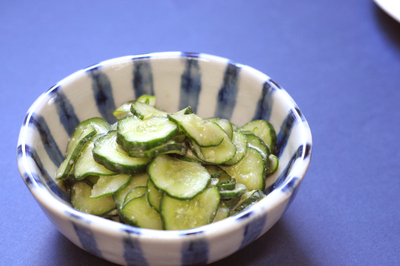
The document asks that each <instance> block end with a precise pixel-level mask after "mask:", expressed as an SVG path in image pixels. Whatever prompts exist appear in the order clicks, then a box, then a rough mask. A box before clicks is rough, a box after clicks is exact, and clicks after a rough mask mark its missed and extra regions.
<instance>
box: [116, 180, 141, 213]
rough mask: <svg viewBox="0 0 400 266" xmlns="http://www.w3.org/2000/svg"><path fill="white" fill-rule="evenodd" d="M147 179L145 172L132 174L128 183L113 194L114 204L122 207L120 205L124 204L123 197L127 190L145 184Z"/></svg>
mask: <svg viewBox="0 0 400 266" xmlns="http://www.w3.org/2000/svg"><path fill="white" fill-rule="evenodd" d="M147 180H148V175H147V173H143V174H137V175H133V176H132V179H131V181H130V182H129V184H127V185H126V186H125V187H123V188H122V189H120V190H118V191H117V192H116V193H115V194H114V195H113V198H114V201H115V204H116V205H117V207H118V208H119V209H120V208H121V207H122V205H123V204H124V200H125V197H126V195H127V194H128V193H129V191H131V190H132V189H134V188H135V187H140V186H142V187H145V186H147Z"/></svg>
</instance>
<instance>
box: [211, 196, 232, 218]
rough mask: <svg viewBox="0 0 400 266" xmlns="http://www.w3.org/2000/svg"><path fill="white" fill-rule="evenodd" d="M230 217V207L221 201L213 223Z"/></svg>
mask: <svg viewBox="0 0 400 266" xmlns="http://www.w3.org/2000/svg"><path fill="white" fill-rule="evenodd" d="M228 217H229V207H228V205H226V203H225V202H223V201H221V202H220V203H219V206H218V210H217V213H216V214H215V216H214V220H213V221H212V222H213V223H215V222H218V221H221V220H223V219H225V218H228Z"/></svg>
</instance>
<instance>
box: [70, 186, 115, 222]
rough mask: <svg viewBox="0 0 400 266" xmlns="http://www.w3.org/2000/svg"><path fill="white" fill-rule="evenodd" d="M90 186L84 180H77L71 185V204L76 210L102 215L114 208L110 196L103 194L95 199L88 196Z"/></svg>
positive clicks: (90, 190)
mask: <svg viewBox="0 0 400 266" xmlns="http://www.w3.org/2000/svg"><path fill="white" fill-rule="evenodd" d="M91 193H92V188H91V187H90V186H89V185H88V184H87V183H86V182H85V181H78V182H76V183H75V184H73V185H72V187H71V204H72V207H74V208H75V209H77V210H78V211H81V212H85V213H89V214H93V215H99V216H100V215H104V214H106V213H108V212H110V211H111V210H113V209H115V202H114V200H113V198H112V196H105V197H101V198H97V199H92V198H90V195H91Z"/></svg>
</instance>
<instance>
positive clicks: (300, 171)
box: [17, 52, 313, 242]
mask: <svg viewBox="0 0 400 266" xmlns="http://www.w3.org/2000/svg"><path fill="white" fill-rule="evenodd" d="M182 54H183V55H186V56H196V57H200V55H201V59H204V60H209V61H216V62H220V63H221V62H228V61H229V62H233V61H231V60H229V59H227V58H223V57H220V56H215V55H209V54H204V53H182V52H158V53H148V54H140V55H128V56H122V57H116V58H112V59H108V60H105V61H101V62H100V63H98V64H95V65H92V66H89V67H87V68H84V69H81V70H78V71H76V72H73V73H72V74H70V75H68V76H67V77H65V78H63V79H62V80H60V81H59V82H57V84H56V85H55V86H53V87H52V88H54V87H57V86H58V85H60V84H64V83H67V82H69V81H70V80H73V79H74V78H76V77H79V76H80V75H81V74H82V73H84V72H85V71H87V70H88V69H91V68H93V67H96V66H99V65H102V66H104V65H109V64H115V63H121V62H124V61H125V60H132V59H141V58H177V57H179V58H182ZM234 63H235V64H236V65H239V66H241V67H244V68H246V69H247V71H249V72H251V73H252V74H254V75H257V76H261V77H262V78H264V79H267V78H269V77H268V76H267V75H266V74H264V73H262V72H261V71H259V70H257V69H255V68H253V67H250V66H247V65H242V64H239V63H236V62H234ZM52 88H50V89H49V90H47V91H46V92H44V93H42V94H41V95H40V96H39V97H38V98H37V99H36V100H35V101H34V103H33V104H32V105H31V106H30V108H29V109H28V111H27V113H26V116H25V120H24V122H23V124H22V127H21V130H20V133H19V140H18V145H17V150H18V152H17V162H18V169H19V172H20V175H21V177H22V178H23V180H24V182H25V184H26V185H27V187H28V189H29V190H30V192H31V193H32V195H33V196H34V198H35V199H36V201H37V202H38V203H39V205H40V206H41V207H42V208H44V209H46V210H47V211H49V212H51V213H53V214H55V215H57V216H58V217H63V218H67V219H70V218H71V217H72V216H73V217H79V219H76V221H75V220H74V222H77V223H80V224H82V225H85V224H88V222H89V221H90V226H91V228H92V229H93V230H95V231H102V232H103V233H105V234H108V235H115V234H120V235H122V234H125V233H126V232H131V233H136V234H137V235H138V236H139V235H140V237H141V239H147V240H148V241H157V242H159V241H160V240H165V241H171V240H174V239H182V237H183V236H187V237H190V238H197V237H204V236H211V235H212V236H221V235H225V234H227V233H229V232H232V231H235V230H238V229H239V228H242V227H243V224H247V223H248V222H249V221H250V220H252V219H254V218H256V217H258V216H260V215H262V214H263V213H265V212H266V211H268V210H271V209H274V208H275V207H276V206H279V205H281V204H282V203H284V202H285V201H290V198H291V197H292V194H293V190H296V189H297V188H298V186H299V185H300V183H301V182H302V180H303V179H304V176H305V174H306V172H307V169H308V167H309V165H310V161H311V153H312V146H313V143H312V136H311V130H310V127H309V125H308V122H307V120H306V119H305V117H304V116H302V117H300V115H299V114H298V113H295V115H296V116H298V117H297V118H298V119H301V121H302V123H303V124H304V126H303V130H304V134H305V137H304V138H303V140H307V145H308V146H307V147H306V145H304V146H303V147H302V148H303V151H302V152H301V153H302V154H301V155H300V158H301V159H302V160H301V161H302V162H303V163H301V164H299V165H297V169H296V175H295V176H292V177H290V178H289V177H286V179H285V181H284V182H283V183H281V184H280V185H279V186H277V187H276V188H275V189H274V190H272V191H271V192H270V193H269V194H268V195H267V196H266V197H265V198H264V199H262V200H261V201H260V202H259V203H257V204H254V205H253V206H251V207H250V208H248V209H246V210H244V211H242V212H241V213H239V214H237V215H235V216H231V217H228V218H226V219H224V220H222V221H219V222H217V223H212V224H208V225H204V226H201V227H197V228H193V229H187V230H153V229H146V228H137V227H133V226H130V225H126V224H122V223H118V222H114V221H111V220H107V219H104V218H102V217H97V216H94V215H91V214H86V213H83V212H80V211H77V210H75V209H74V208H72V207H71V206H68V205H67V204H64V203H63V202H61V201H59V200H57V199H56V198H55V197H53V195H52V194H51V193H50V192H49V191H48V190H47V188H46V187H44V186H43V184H41V181H40V180H36V179H35V178H34V175H35V174H36V172H37V171H36V170H35V168H34V167H31V163H30V162H29V160H30V159H29V155H28V153H29V151H27V150H26V144H27V142H26V140H27V138H28V132H27V131H28V130H27V128H28V125H27V124H28V123H29V119H30V117H31V115H32V113H33V112H34V110H36V108H38V107H40V106H41V105H42V104H44V103H43V101H44V100H45V99H46V96H47V95H48V94H49V93H50V92H51V89H52ZM280 92H281V93H282V94H283V96H284V97H285V101H287V102H290V103H291V104H293V105H294V106H297V104H296V103H295V102H294V100H293V99H292V97H291V96H290V95H289V94H288V93H287V92H286V91H285V90H284V89H283V88H280ZM304 144H305V143H304ZM306 149H308V150H306ZM27 177H28V178H29V181H27V180H28V179H27ZM294 177H295V178H297V180H295V184H293V186H292V189H293V190H292V191H290V193H284V192H282V191H281V189H279V188H282V187H284V186H286V185H287V184H288V183H289V182H292V181H293V178H294ZM288 205H290V202H289V204H288Z"/></svg>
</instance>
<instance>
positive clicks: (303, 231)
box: [0, 0, 400, 266]
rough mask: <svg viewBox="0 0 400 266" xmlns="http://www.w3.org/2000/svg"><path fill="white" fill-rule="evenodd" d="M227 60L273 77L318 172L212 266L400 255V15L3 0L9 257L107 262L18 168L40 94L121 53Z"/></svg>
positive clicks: (1, 197) (349, 261)
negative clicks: (254, 236)
mask: <svg viewBox="0 0 400 266" xmlns="http://www.w3.org/2000/svg"><path fill="white" fill-rule="evenodd" d="M162 51H186V52H201V53H209V54H213V55H219V56H223V57H227V58H229V59H231V60H233V61H235V62H238V63H242V64H246V65H250V66H252V67H254V68H256V69H259V70H261V71H262V72H264V73H266V74H268V75H269V76H270V77H272V78H273V79H274V80H275V81H276V82H278V83H279V84H280V85H281V86H282V87H283V88H285V89H286V90H287V91H288V92H289V94H291V96H292V97H293V98H294V99H295V101H296V102H297V104H298V105H299V106H300V108H301V110H302V112H303V114H304V115H305V116H306V118H307V120H308V122H309V124H310V127H311V130H312V134H313V142H314V148H313V155H312V160H311V165H310V168H309V171H308V173H307V175H306V177H305V179H304V182H303V183H302V186H301V189H300V191H299V193H298V194H297V197H296V199H295V200H294V202H293V203H292V205H291V207H290V208H289V209H288V211H287V212H286V213H285V214H284V216H283V217H282V219H281V220H280V221H278V223H277V224H276V225H275V226H274V227H273V228H272V229H271V230H270V231H268V232H267V233H266V234H265V235H263V236H262V237H261V238H259V239H258V240H257V241H255V242H253V243H252V244H250V245H249V246H247V247H246V248H244V249H243V250H241V251H239V252H237V253H235V254H233V255H232V256H230V257H228V258H226V259H223V260H221V261H219V262H217V263H214V264H213V265H246V266H247V265H398V264H399V263H400V252H399V251H400V137H399V132H400V130H399V129H400V108H399V107H400V24H399V23H397V22H396V21H395V20H394V19H392V18H391V17H389V16H388V15H387V14H386V13H384V12H383V11H381V10H380V9H379V7H378V6H376V5H375V4H374V3H373V1H370V0H354V1H342V0H326V1H314V0H304V1H297V0H287V1H211V0H207V1H178V0H174V1H172V0H171V1H126V0H125V1H123V0H119V1H69V2H67V1H19V0H16V1H1V2H0V92H1V97H0V108H1V110H0V116H1V117H0V121H1V136H2V141H0V151H1V152H0V156H1V160H0V165H1V166H0V167H1V168H0V169H2V176H1V177H0V180H1V181H2V185H1V186H0V202H1V204H0V213H1V214H2V217H1V218H0V228H1V230H0V238H1V241H0V254H1V255H0V265H89V264H90V265H111V264H110V263H108V262H106V261H103V260H102V259H99V258H97V257H95V256H93V255H91V254H89V253H87V252H85V251H83V250H81V249H80V248H78V247H76V246H75V245H74V244H72V243H71V242H70V241H69V240H67V239H66V238H65V237H64V236H63V235H62V234H61V233H59V232H58V231H57V230H56V228H55V227H54V226H53V225H52V224H51V222H50V221H49V220H47V218H46V217H45V215H44V214H43V213H42V211H41V210H40V208H39V206H38V204H37V203H36V202H35V200H34V198H33V197H32V195H31V194H30V192H29V191H28V189H27V187H26V186H25V184H24V183H23V181H22V179H21V177H20V176H19V173H18V170H17V164H16V144H17V137H18V134H19V129H20V126H21V123H22V120H23V118H24V115H25V113H26V111H27V109H28V108H29V106H30V105H31V104H32V103H33V101H34V100H35V99H36V98H37V97H38V96H39V95H40V94H41V93H42V92H44V91H46V90H47V89H48V88H50V87H51V86H52V85H54V84H55V83H57V82H58V81H59V80H61V79H62V78H64V77H65V76H67V75H69V74H71V73H72V72H75V71H76V70H79V69H82V68H85V67H87V66H89V65H92V64H95V63H97V62H99V61H102V60H106V59H110V58H113V57H118V56H124V55H134V54H142V53H150V52H162Z"/></svg>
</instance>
